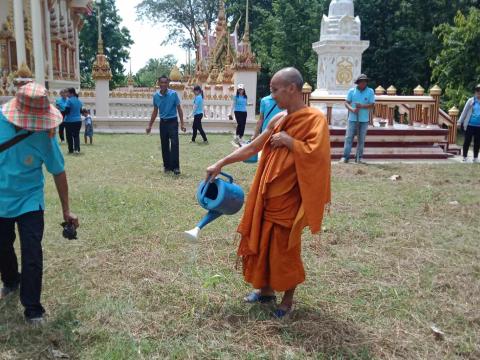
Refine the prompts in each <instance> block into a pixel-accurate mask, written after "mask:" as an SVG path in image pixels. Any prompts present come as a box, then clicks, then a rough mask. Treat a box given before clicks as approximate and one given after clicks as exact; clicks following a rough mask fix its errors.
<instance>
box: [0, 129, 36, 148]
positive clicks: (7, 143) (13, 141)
mask: <svg viewBox="0 0 480 360" xmlns="http://www.w3.org/2000/svg"><path fill="white" fill-rule="evenodd" d="M32 134H33V131H29V132H26V133H24V134H20V135H17V136H15V137H13V138H11V139H10V140H7V141H5V142H4V143H3V144H0V152H3V151H5V150H7V149H9V148H11V147H12V146H13V145H15V144H17V143H19V142H20V141H22V140H24V139H26V138H27V137H29V136H30V135H32Z"/></svg>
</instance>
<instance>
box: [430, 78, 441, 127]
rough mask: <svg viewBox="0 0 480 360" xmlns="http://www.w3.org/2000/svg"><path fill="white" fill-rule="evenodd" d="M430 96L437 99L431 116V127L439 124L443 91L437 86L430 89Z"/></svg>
mask: <svg viewBox="0 0 480 360" xmlns="http://www.w3.org/2000/svg"><path fill="white" fill-rule="evenodd" d="M430 96H431V97H433V98H434V99H435V105H434V106H433V107H432V113H431V114H430V122H431V125H437V124H438V118H439V116H440V96H442V89H441V88H440V87H439V86H438V85H435V86H433V87H432V88H431V89H430Z"/></svg>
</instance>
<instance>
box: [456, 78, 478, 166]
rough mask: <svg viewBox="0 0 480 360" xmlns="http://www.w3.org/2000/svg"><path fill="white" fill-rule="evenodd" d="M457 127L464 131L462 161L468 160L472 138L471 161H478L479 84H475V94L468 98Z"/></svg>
mask: <svg viewBox="0 0 480 360" xmlns="http://www.w3.org/2000/svg"><path fill="white" fill-rule="evenodd" d="M458 127H460V128H461V129H462V130H464V131H465V140H464V142H463V161H464V162H467V161H468V151H469V149H470V144H471V143H472V139H473V162H474V163H480V161H479V159H478V153H479V152H480V84H478V85H477V86H475V95H474V96H473V97H472V98H470V99H468V101H467V103H466V104H465V107H464V108H463V111H462V115H460V118H459V120H458Z"/></svg>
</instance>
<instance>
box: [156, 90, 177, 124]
mask: <svg viewBox="0 0 480 360" xmlns="http://www.w3.org/2000/svg"><path fill="white" fill-rule="evenodd" d="M178 105H180V99H179V97H178V94H177V92H176V91H175V90H172V89H167V92H166V94H165V95H162V94H161V93H160V91H157V92H156V93H155V94H154V95H153V106H155V107H156V108H158V113H159V116H160V120H169V119H173V118H176V117H177V106H178Z"/></svg>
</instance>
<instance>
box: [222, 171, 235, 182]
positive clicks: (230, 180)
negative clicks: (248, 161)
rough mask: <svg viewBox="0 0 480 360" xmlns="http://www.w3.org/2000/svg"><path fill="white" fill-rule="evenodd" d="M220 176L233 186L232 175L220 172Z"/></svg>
mask: <svg viewBox="0 0 480 360" xmlns="http://www.w3.org/2000/svg"><path fill="white" fill-rule="evenodd" d="M220 174H221V175H223V176H225V177H226V178H227V179H228V181H229V182H230V184H233V176H232V175H230V174H227V173H225V172H221V173H220Z"/></svg>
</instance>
